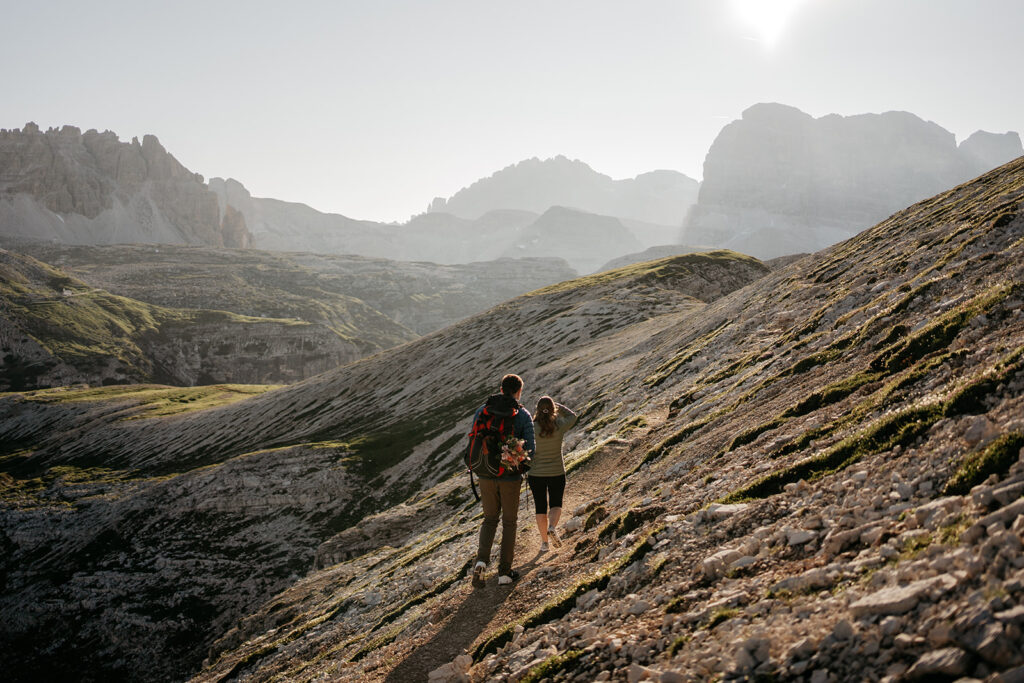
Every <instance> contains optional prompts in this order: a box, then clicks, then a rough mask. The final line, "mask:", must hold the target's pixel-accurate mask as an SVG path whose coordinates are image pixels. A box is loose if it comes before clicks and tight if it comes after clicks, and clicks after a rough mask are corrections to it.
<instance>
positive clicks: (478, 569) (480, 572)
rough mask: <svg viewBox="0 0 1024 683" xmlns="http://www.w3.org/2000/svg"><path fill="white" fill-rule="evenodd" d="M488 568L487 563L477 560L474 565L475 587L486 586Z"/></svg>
mask: <svg viewBox="0 0 1024 683" xmlns="http://www.w3.org/2000/svg"><path fill="white" fill-rule="evenodd" d="M486 568H487V565H486V564H484V563H483V562H480V561H477V563H476V566H475V567H473V586H474V587H475V588H483V587H484V585H485V584H484V569H486Z"/></svg>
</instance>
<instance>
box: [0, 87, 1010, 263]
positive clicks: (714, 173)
mask: <svg viewBox="0 0 1024 683" xmlns="http://www.w3.org/2000/svg"><path fill="white" fill-rule="evenodd" d="M1022 153H1024V150H1022V147H1021V142H1020V138H1019V136H1018V134H1017V133H1005V134H1001V135H997V134H992V133H985V132H982V131H978V132H977V133H975V134H974V135H972V136H970V137H969V138H968V139H966V140H964V141H963V142H962V143H961V144H960V145H959V146H958V145H957V144H956V141H955V138H954V136H953V134H952V133H949V132H948V131H946V130H944V129H942V128H941V127H940V126H938V125H937V124H935V123H931V122H926V121H923V120H921V119H920V118H918V117H917V116H914V115H913V114H909V113H906V112H887V113H885V114H864V115H860V116H851V117H842V116H838V115H830V116H825V117H821V118H819V119H814V118H813V117H811V116H809V115H807V114H804V113H802V112H800V111H799V110H797V109H794V108H792V107H787V106H784V105H779V104H758V105H755V106H753V107H751V108H750V109H748V110H746V111H745V112H744V113H743V117H742V118H741V119H740V120H738V121H734V122H733V123H730V124H729V125H727V126H726V127H725V128H723V130H722V132H721V133H720V134H719V136H718V137H717V138H716V140H715V142H714V143H713V144H712V146H711V148H710V150H709V151H708V155H707V158H706V160H705V167H704V176H705V179H704V181H703V183H702V184H700V185H698V183H697V182H696V181H695V180H692V179H690V178H687V177H686V176H684V175H682V174H680V173H676V172H674V171H654V172H651V173H645V174H641V175H639V176H637V177H636V178H632V179H625V180H613V179H612V178H610V177H608V176H606V175H603V174H601V173H598V172H596V171H594V170H593V169H592V168H590V167H589V166H588V165H587V164H585V163H583V162H581V161H576V160H569V159H567V158H565V157H562V156H559V157H555V158H551V159H545V160H540V159H528V160H525V161H522V162H520V163H518V164H513V165H511V166H508V167H506V168H504V169H502V170H500V171H497V172H496V173H494V174H493V175H491V176H490V177H488V178H484V179H481V180H479V181H477V182H475V183H473V184H471V185H470V186H468V187H466V188H463V189H462V190H460V191H459V192H457V193H456V194H455V195H453V196H452V197H450V198H447V199H444V198H437V199H435V200H434V201H433V202H432V203H431V205H430V207H429V210H428V212H426V213H424V214H421V215H419V216H414V217H412V218H411V219H410V220H409V221H407V222H406V223H404V224H401V225H399V224H383V223H375V222H372V221H361V220H356V219H352V218H348V217H346V216H342V215H339V214H329V213H323V212H320V211H317V210H315V209H313V208H311V207H309V206H306V205H304V204H299V203H293V202H284V201H280V200H276V199H268V198H256V197H252V196H251V194H250V193H249V192H248V191H247V190H246V189H245V187H244V186H243V185H242V184H241V183H239V182H238V181H236V180H232V179H228V180H224V179H220V178H212V179H211V180H210V181H209V183H206V182H205V181H204V179H203V178H202V176H199V175H197V174H194V173H192V172H190V171H188V170H187V169H185V168H184V167H182V166H181V164H179V163H178V162H177V161H176V160H175V159H174V157H173V156H171V154H169V153H168V152H167V151H166V150H165V149H164V148H163V147H162V146H161V145H160V143H159V142H158V141H157V139H156V138H155V137H154V136H145V137H144V138H143V140H142V142H141V143H140V142H138V141H137V140H133V141H132V142H131V143H122V142H120V141H119V140H118V138H117V136H116V135H115V134H114V133H111V132H109V131H108V132H105V133H98V132H96V131H87V132H86V133H84V134H83V133H81V131H80V130H79V129H77V128H74V127H73V126H65V127H63V128H61V129H59V130H58V129H50V130H48V131H45V132H43V131H40V130H39V129H38V127H37V126H35V125H34V124H26V126H25V127H24V128H23V129H21V130H13V131H7V130H5V131H2V132H0V234H7V235H13V236H19V237H26V238H28V237H31V238H35V239H42V240H56V241H59V242H64V243H72V244H108V243H125V242H146V243H177V244H192V245H207V246H229V247H255V248H258V249H264V250H276V251H308V252H317V253H329V254H353V255H363V256H370V257H375V258H387V259H392V260H405V261H433V262H436V263H444V264H454V263H469V262H476V261H487V260H492V259H496V258H502V257H509V256H513V257H514V256H521V255H526V254H530V255H540V256H551V257H560V258H564V259H566V260H567V261H568V262H569V263H570V264H571V265H572V266H573V268H575V269H576V270H578V271H580V272H590V271H592V270H594V269H596V268H598V267H600V266H601V265H602V264H604V263H606V262H608V261H611V260H613V259H616V258H620V257H623V256H626V255H627V254H630V253H636V252H640V251H642V250H644V249H648V248H651V247H654V246H662V245H669V244H677V245H684V246H687V247H703V248H721V247H726V248H731V249H736V250H738V251H741V252H743V253H750V254H752V255H755V256H758V257H761V258H772V257H775V256H781V255H786V254H792V253H804V252H810V251H815V250H817V249H821V248H823V247H825V246H828V245H830V244H834V243H835V242H837V241H840V240H842V239H846V238H848V237H850V236H852V235H854V234H856V233H857V232H859V231H860V230H863V229H865V228H866V227H868V226H870V225H872V224H873V223H875V222H877V221H878V220H881V219H882V218H884V217H886V216H888V215H889V214H891V213H892V212H894V211H896V210H898V209H900V208H901V207H904V206H906V205H907V204H910V203H912V202H914V201H918V200H920V199H922V198H924V197H926V196H929V195H931V194H934V193H935V192H937V191H939V190H941V189H943V188H946V187H951V186H953V185H956V184H958V183H961V182H964V181H966V180H969V179H970V178H973V177H975V176H977V175H978V174H979V173H982V172H984V171H986V170H988V169H990V168H993V167H994V166H997V165H999V164H1000V163H1004V162H1006V161H1008V160H1009V159H1012V158H1015V157H1017V156H1020V155H1021V154H1022ZM698 187H699V191H698ZM580 235H586V239H582V240H581V239H579V236H580Z"/></svg>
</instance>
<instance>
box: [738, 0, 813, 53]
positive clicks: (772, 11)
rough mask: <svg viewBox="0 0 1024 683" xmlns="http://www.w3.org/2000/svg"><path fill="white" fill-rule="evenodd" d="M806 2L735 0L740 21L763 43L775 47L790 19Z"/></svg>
mask: <svg viewBox="0 0 1024 683" xmlns="http://www.w3.org/2000/svg"><path fill="white" fill-rule="evenodd" d="M804 2H805V0H733V3H732V4H733V9H734V11H735V12H736V15H737V16H738V17H739V19H740V21H742V22H743V23H744V24H746V25H747V26H748V27H749V28H751V29H753V30H754V31H756V32H757V34H758V37H759V38H760V40H761V42H762V43H764V44H765V45H766V46H768V47H772V46H774V45H775V44H776V43H777V42H778V40H779V38H780V37H781V36H782V32H783V30H784V29H785V28H786V24H787V23H788V22H789V19H790V17H792V16H793V13H794V12H796V10H797V8H799V7H800V5H802V4H804Z"/></svg>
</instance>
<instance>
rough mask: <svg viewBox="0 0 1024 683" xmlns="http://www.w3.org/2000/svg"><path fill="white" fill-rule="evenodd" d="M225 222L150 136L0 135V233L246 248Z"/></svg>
mask: <svg viewBox="0 0 1024 683" xmlns="http://www.w3.org/2000/svg"><path fill="white" fill-rule="evenodd" d="M224 218H226V222H225V220H223V219H222V216H221V212H220V211H219V209H218V206H217V197H216V195H214V194H213V193H211V192H210V191H209V190H208V189H207V188H206V186H205V184H204V182H203V178H202V176H200V175H198V174H196V173H192V172H191V171H189V170H188V169H187V168H185V167H184V166H182V165H181V164H180V163H179V162H178V160H177V159H175V158H174V157H173V156H171V155H170V154H169V153H168V152H167V150H166V149H164V147H163V145H161V144H160V141H159V140H157V138H156V137H155V136H153V135H146V136H144V137H143V138H142V142H141V143H140V142H139V141H138V139H137V138H135V139H133V140H132V142H130V143H125V142H121V141H120V140H119V139H118V137H117V135H116V134H114V133H112V132H110V131H105V132H103V133H99V132H97V131H95V130H89V131H86V132H85V133H82V132H81V130H80V129H78V128H76V127H74V126H64V127H63V128H61V129H59V130H58V129H53V128H51V129H50V130H48V131H46V132H45V133H43V132H41V131H40V130H39V128H38V126H36V125H35V124H27V125H26V126H25V127H24V128H23V129H21V130H17V129H15V130H3V131H0V233H3V234H8V235H18V236H22V237H34V238H37V239H52V240H56V241H59V242H66V243H72V244H109V243H114V242H168V243H183V244H207V245H212V246H245V245H246V244H247V243H248V240H249V236H248V231H247V229H246V226H245V222H244V218H242V217H241V216H239V215H226V216H225V217H224Z"/></svg>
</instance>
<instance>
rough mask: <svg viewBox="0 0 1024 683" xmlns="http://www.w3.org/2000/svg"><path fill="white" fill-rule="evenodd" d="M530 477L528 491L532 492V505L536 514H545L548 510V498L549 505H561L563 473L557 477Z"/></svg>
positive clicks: (563, 488)
mask: <svg viewBox="0 0 1024 683" xmlns="http://www.w3.org/2000/svg"><path fill="white" fill-rule="evenodd" d="M529 478H530V491H532V492H533V505H534V507H535V508H536V510H537V514H538V515H546V514H547V512H548V500H549V499H550V501H551V507H553V508H560V507H562V494H564V493H565V475H564V474H560V475H558V476H557V477H535V476H533V475H532V474H531V475H529Z"/></svg>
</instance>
